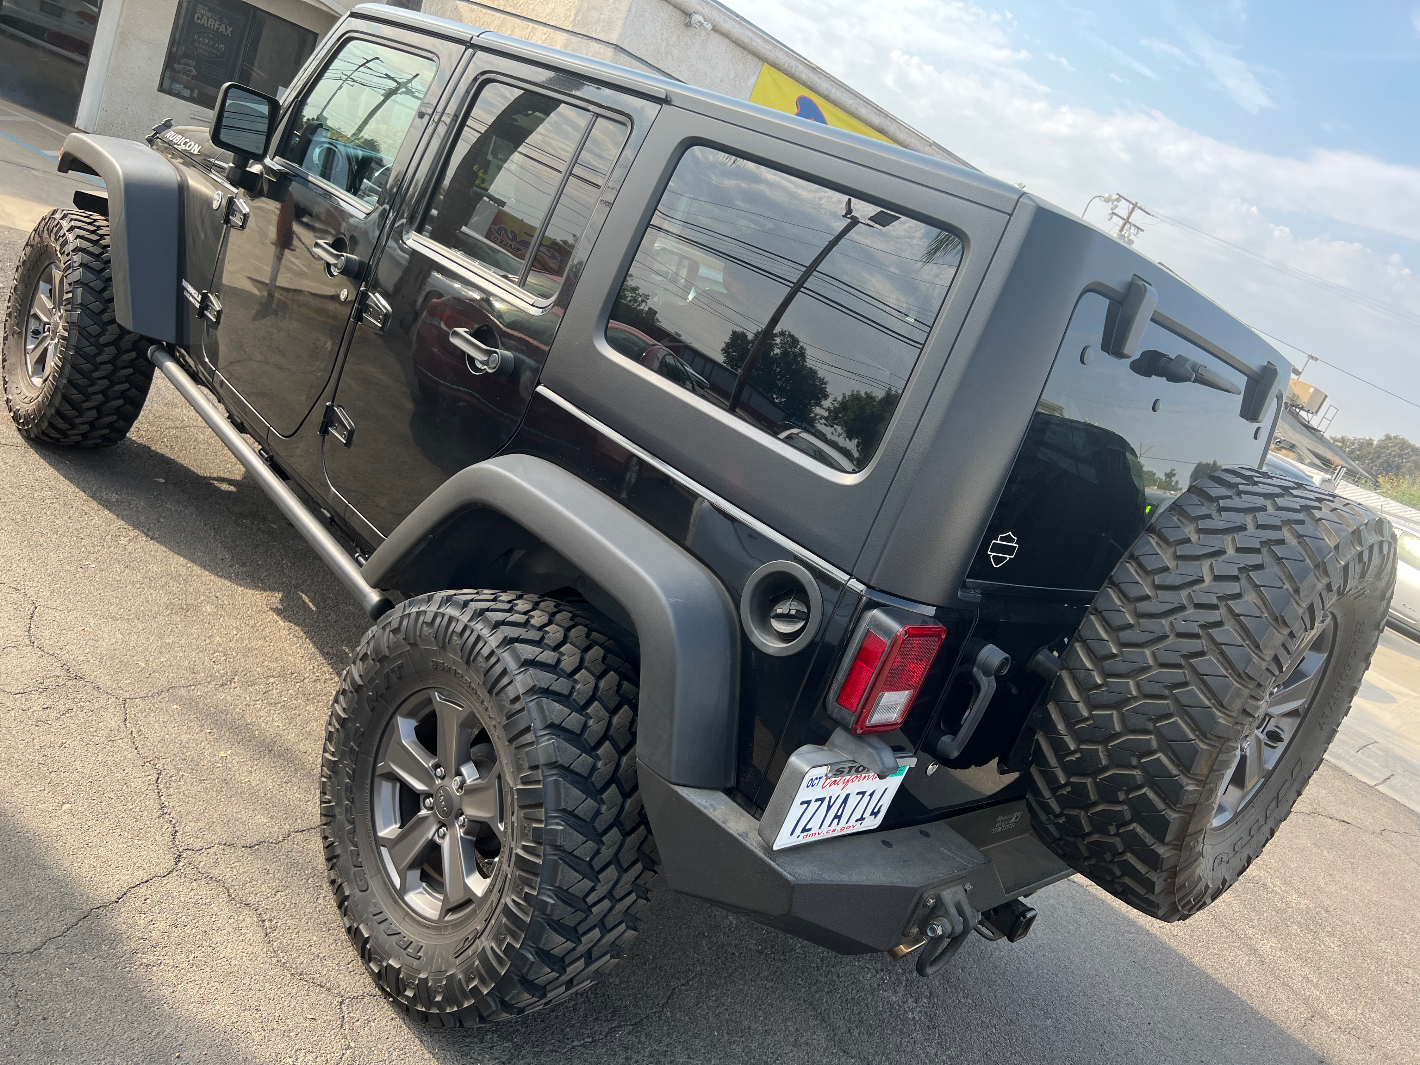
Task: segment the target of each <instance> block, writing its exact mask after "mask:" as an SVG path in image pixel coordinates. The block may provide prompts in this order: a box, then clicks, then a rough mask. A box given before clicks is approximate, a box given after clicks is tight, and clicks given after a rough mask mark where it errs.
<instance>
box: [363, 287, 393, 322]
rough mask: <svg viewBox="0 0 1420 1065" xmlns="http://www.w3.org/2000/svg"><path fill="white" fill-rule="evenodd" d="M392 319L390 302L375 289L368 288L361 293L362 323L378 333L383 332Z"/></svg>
mask: <svg viewBox="0 0 1420 1065" xmlns="http://www.w3.org/2000/svg"><path fill="white" fill-rule="evenodd" d="M389 321H390V303H389V300H387V299H385V298H384V297H383V296H381V295H380V294H379V293H378V292H376V291H375V290H374V289H369V288H367V289H366V290H365V291H364V292H363V293H361V295H360V324H361V325H368V326H369V327H370V328H371V329H373V330H374V331H375V332H377V333H383V332H384V331H385V326H387V325H389Z"/></svg>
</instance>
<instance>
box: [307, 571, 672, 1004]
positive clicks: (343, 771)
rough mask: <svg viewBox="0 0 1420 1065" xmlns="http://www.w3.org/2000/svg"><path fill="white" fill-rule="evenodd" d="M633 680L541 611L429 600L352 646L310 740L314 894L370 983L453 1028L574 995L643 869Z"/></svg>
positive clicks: (641, 883)
mask: <svg viewBox="0 0 1420 1065" xmlns="http://www.w3.org/2000/svg"><path fill="white" fill-rule="evenodd" d="M635 699H636V687H635V684H634V681H633V676H632V673H631V670H630V667H629V666H628V665H627V664H626V663H625V662H624V661H623V660H622V659H621V657H620V654H619V652H618V650H617V647H616V645H615V643H614V642H613V641H612V640H611V639H609V638H608V637H606V636H604V635H602V634H601V633H599V632H598V631H597V630H596V628H595V627H594V626H593V625H592V624H591V623H590V622H588V621H587V620H586V619H584V618H581V617H578V616H577V615H576V614H574V613H573V612H572V611H571V610H570V609H569V608H567V607H566V606H564V605H562V604H560V603H557V602H555V601H552V600H546V599H539V598H536V597H529V596H524V595H521V594H519V593H517V592H441V593H437V594H434V595H426V596H420V597H419V598H416V599H411V600H408V601H407V602H405V603H403V604H402V605H401V606H400V607H399V608H398V609H397V610H395V611H393V612H391V613H390V614H389V615H388V616H387V617H386V618H384V619H383V620H381V621H380V622H379V624H377V625H376V626H375V627H374V628H372V629H371V630H370V631H369V633H367V634H366V636H365V638H364V640H363V641H362V642H361V645H360V647H359V649H358V650H357V651H356V654H355V658H354V661H353V662H352V663H351V665H350V666H349V667H348V668H347V669H346V671H345V674H344V676H343V677H342V679H341V685H340V690H339V693H338V694H337V695H336V698H335V705H334V707H333V709H332V710H331V717H330V724H329V726H328V728H327V731H326V747H325V754H324V757H323V760H322V770H321V815H322V822H323V828H322V832H323V836H324V840H325V851H326V863H327V868H328V872H329V877H330V883H331V886H332V888H333V889H334V891H335V896H336V899H337V902H338V903H339V905H340V910H341V913H342V915H343V917H344V919H345V926H346V929H347V931H348V932H349V934H350V938H351V940H352V941H353V942H354V944H355V946H356V948H357V949H358V950H359V952H360V956H361V958H362V959H363V960H364V962H365V964H366V967H367V968H368V969H369V971H370V973H371V975H372V976H373V977H374V979H375V981H376V983H377V984H378V985H379V986H380V988H381V989H382V990H383V991H385V992H386V994H388V995H389V996H390V997H391V998H392V999H394V1000H395V1001H396V1002H397V1003H398V1004H399V1005H401V1006H402V1007H403V1008H405V1009H406V1010H407V1011H409V1012H410V1013H411V1014H413V1015H414V1016H415V1017H417V1018H419V1019H421V1020H424V1021H429V1022H432V1023H436V1024H442V1025H451V1026H468V1025H475V1024H480V1023H483V1022H485V1021H490V1020H498V1019H503V1018H507V1017H513V1016H517V1015H520V1014H523V1013H527V1012H529V1011H531V1010H534V1009H538V1008H540V1007H542V1006H545V1005H547V1004H548V1003H550V1002H554V1001H556V1000H557V999H560V998H562V997H564V996H565V995H567V994H569V993H571V992H573V991H576V990H579V989H581V988H583V987H586V986H588V985H589V984H591V983H592V982H593V981H595V980H596V979H597V978H598V977H600V976H601V974H602V973H603V972H604V971H605V969H606V968H607V967H608V966H609V965H610V964H611V963H612V962H614V961H615V960H616V959H617V958H618V957H619V956H620V953H621V950H622V948H623V947H624V945H625V944H626V943H627V942H629V941H630V939H631V938H632V937H633V936H634V935H635V932H636V913H637V911H638V910H639V909H640V908H641V906H642V904H643V903H644V901H645V900H646V898H647V887H648V883H649V881H650V879H651V876H652V871H653V869H654V858H653V855H652V851H651V842H650V838H649V835H648V832H647V828H646V825H645V822H644V818H643V815H642V809H641V799H640V795H639V793H638V791H637V788H636V769H635V764H636V763H635V759H636V751H635Z"/></svg>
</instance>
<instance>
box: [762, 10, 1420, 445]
mask: <svg viewBox="0 0 1420 1065" xmlns="http://www.w3.org/2000/svg"><path fill="white" fill-rule="evenodd" d="M736 2H739V3H741V4H742V5H744V6H745V8H746V13H747V14H749V15H750V16H751V17H753V18H754V19H755V21H756V22H758V23H759V24H760V25H762V26H764V28H765V29H767V30H768V31H769V32H771V33H773V34H775V35H776V36H778V37H779V38H780V39H781V40H784V41H786V42H787V43H789V45H790V46H791V47H793V48H795V49H797V50H798V51H800V52H802V53H804V54H805V55H807V56H808V57H809V58H811V59H813V60H814V61H816V62H818V63H820V64H822V65H823V66H825V67H826V68H827V69H829V70H830V71H832V72H833V73H835V74H836V75H838V76H839V77H841V78H843V79H844V80H845V81H847V82H848V83H849V84H852V85H854V86H855V87H857V88H858V89H860V90H861V91H863V92H865V93H867V94H868V95H869V96H871V97H873V98H874V99H876V100H877V101H878V102H879V103H881V104H882V105H883V106H885V107H886V108H887V109H888V110H890V111H892V112H893V113H895V114H897V115H899V116H901V117H902V118H903V119H904V120H905V121H907V122H908V123H910V124H912V125H914V126H916V127H917V128H919V129H921V130H923V131H924V132H925V133H927V134H929V135H930V136H932V137H934V138H935V139H936V140H938V141H940V142H941V143H943V144H945V145H947V146H948V147H949V148H951V149H952V150H953V151H956V152H960V153H961V154H962V155H963V156H964V157H965V158H967V159H970V160H971V161H972V162H973V163H975V164H976V165H978V166H980V167H981V168H982V169H984V170H985V171H987V172H988V173H990V174H994V175H995V176H997V177H1000V178H1002V179H1004V180H1006V181H1008V182H1011V183H1015V182H1020V181H1024V182H1026V184H1027V185H1028V186H1029V188H1030V189H1031V191H1032V192H1033V193H1035V194H1038V195H1041V196H1044V197H1045V198H1047V199H1050V200H1052V201H1054V202H1056V203H1058V204H1062V205H1064V207H1065V208H1066V209H1067V210H1073V211H1076V212H1078V211H1079V210H1080V209H1081V208H1082V207H1083V206H1084V204H1085V201H1086V200H1088V199H1089V198H1090V197H1091V196H1093V195H1094V194H1096V193H1104V192H1114V191H1120V192H1124V193H1125V194H1126V195H1130V196H1135V197H1138V198H1140V199H1142V200H1143V202H1144V203H1145V204H1146V205H1147V206H1151V207H1154V208H1155V209H1157V210H1160V211H1162V212H1164V213H1166V214H1169V215H1171V216H1173V217H1177V218H1179V219H1181V220H1184V221H1188V222H1190V223H1191V224H1193V225H1196V226H1198V227H1199V228H1201V229H1204V230H1207V231H1208V232H1212V233H1215V234H1217V235H1219V236H1221V237H1224V238H1226V239H1227V240H1230V241H1233V242H1234V243H1237V244H1240V245H1243V246H1244V247H1247V248H1249V249H1251V250H1254V251H1256V252H1258V253H1260V254H1263V255H1267V256H1269V257H1270V258H1274V259H1278V260H1281V261H1283V262H1286V263H1287V264H1289V265H1291V266H1293V267H1295V268H1296V269H1299V270H1304V271H1306V272H1308V273H1312V274H1317V275H1319V276H1321V277H1325V278H1327V279H1329V280H1332V281H1334V282H1336V283H1338V284H1342V285H1347V286H1350V287H1354V288H1357V289H1360V290H1361V291H1363V292H1366V293H1368V294H1370V295H1371V296H1373V297H1375V298H1376V299H1380V300H1383V301H1385V302H1387V303H1392V304H1396V305H1397V306H1400V307H1404V308H1407V309H1409V310H1410V311H1411V312H1413V313H1416V314H1420V278H1417V277H1416V276H1415V275H1414V274H1413V273H1412V272H1411V271H1410V269H1408V268H1407V266H1406V263H1405V262H1404V260H1403V259H1402V258H1401V257H1399V256H1397V255H1392V254H1379V253H1377V252H1376V251H1374V250H1372V249H1371V248H1369V247H1367V246H1365V245H1364V244H1362V243H1358V242H1357V241H1356V240H1355V239H1346V240H1341V239H1330V238H1326V237H1322V236H1308V237H1305V238H1303V237H1300V236H1298V235H1297V233H1295V232H1293V231H1292V230H1290V229H1287V228H1286V227H1283V226H1280V225H1277V224H1275V221H1274V220H1273V219H1269V217H1268V213H1269V212H1272V213H1274V217H1275V212H1279V211H1280V212H1290V213H1295V214H1296V215H1300V216H1306V217H1307V218H1309V219H1311V222H1309V223H1308V227H1309V230H1311V229H1314V230H1316V231H1320V232H1324V231H1325V230H1326V229H1328V228H1330V229H1340V230H1342V232H1343V234H1344V235H1345V236H1347V237H1348V238H1352V237H1354V235H1355V231H1356V230H1359V231H1361V232H1362V234H1364V231H1365V230H1371V231H1374V232H1376V233H1382V234H1386V235H1388V238H1390V239H1389V242H1390V243H1391V244H1400V245H1401V246H1404V245H1405V244H1406V242H1417V243H1420V169H1417V168H1415V167H1409V166H1401V165H1398V164H1394V163H1388V162H1385V161H1383V160H1379V159H1376V158H1374V157H1371V156H1367V155H1362V154H1359V153H1355V152H1343V151H1333V150H1322V149H1312V150H1310V151H1307V152H1304V153H1301V154H1300V155H1298V156H1295V157H1292V156H1285V155H1276V154H1270V153H1268V152H1263V151H1255V150H1251V149H1248V148H1245V147H1241V146H1238V145H1234V144H1226V143H1223V142H1221V141H1219V140H1216V139H1214V138H1212V137H1209V136H1207V135H1205V134H1202V133H1200V132H1198V131H1196V130H1193V129H1189V128H1187V127H1185V126H1183V125H1181V124H1180V123H1178V122H1177V121H1175V120H1174V119H1171V118H1170V117H1168V116H1167V115H1164V114H1162V113H1160V112H1158V111H1154V110H1148V109H1144V108H1138V107H1127V108H1120V109H1117V110H1114V111H1113V112H1110V113H1105V112H1102V111H1098V110H1094V109H1091V108H1089V107H1084V106H1079V105H1076V104H1070V103H1063V102H1061V101H1060V100H1058V99H1056V98H1055V96H1054V95H1053V93H1052V92H1051V90H1050V88H1049V87H1048V86H1047V85H1045V84H1042V83H1041V82H1040V81H1038V80H1036V79H1034V78H1032V77H1030V76H1029V75H1027V74H1026V73H1025V72H1024V71H1023V70H1022V69H1021V66H1022V64H1023V63H1024V62H1025V61H1026V60H1025V55H1026V53H1025V52H1024V51H1022V50H1020V49H1018V48H1016V47H1015V46H1014V44H1013V41H1012V32H1011V28H1010V27H1009V26H1008V25H1007V24H1005V23H1004V22H1003V21H1002V20H999V19H993V18H992V17H991V13H990V12H989V11H986V10H983V9H982V8H979V7H977V6H975V5H973V4H970V3H966V2H963V0H945V2H942V0H879V2H878V3H877V4H874V5H873V6H872V7H871V8H865V7H864V6H863V5H861V4H860V3H858V2H857V0H756V3H755V7H754V9H753V11H752V12H751V11H749V9H748V4H747V0H736ZM1189 43H1190V46H1191V42H1189ZM1042 52H1044V50H1043V49H1042ZM1200 58H1201V57H1200ZM1096 210H1099V207H1098V205H1096ZM1101 217H1102V213H1101ZM1353 227H1354V228H1353ZM1137 247H1138V250H1139V251H1141V252H1142V253H1143V254H1145V255H1147V256H1149V257H1150V258H1152V259H1155V260H1162V261H1163V262H1166V263H1168V264H1169V266H1170V267H1171V268H1174V269H1176V270H1177V271H1178V272H1179V273H1180V274H1182V275H1183V276H1184V277H1185V278H1187V279H1188V280H1189V281H1190V282H1191V283H1193V284H1194V285H1196V286H1197V287H1198V288H1199V289H1200V290H1201V291H1203V292H1205V293H1208V294H1211V295H1212V296H1213V297H1214V298H1216V299H1218V300H1219V302H1220V303H1222V304H1223V305H1224V306H1225V307H1226V308H1227V309H1228V310H1230V311H1232V312H1233V313H1234V314H1236V315H1238V316H1239V317H1241V318H1243V319H1244V320H1246V321H1249V322H1252V323H1253V324H1254V325H1257V326H1259V327H1260V328H1263V329H1266V330H1268V331H1269V332H1272V333H1275V334H1277V335H1278V336H1281V337H1285V338H1287V339H1288V340H1292V341H1294V342H1296V343H1300V344H1303V345H1307V346H1311V347H1312V349H1313V350H1315V351H1316V353H1317V354H1318V355H1321V356H1322V357H1323V358H1328V359H1330V360H1331V361H1335V362H1337V363H1339V364H1340V365H1343V366H1346V367H1347V368H1348V369H1351V370H1353V372H1356V373H1360V374H1361V375H1362V376H1364V377H1368V378H1372V379H1374V380H1377V381H1379V382H1380V383H1382V384H1386V385H1387V387H1390V388H1392V389H1393V390H1395V391H1397V392H1401V393H1402V394H1405V395H1409V396H1411V398H1414V399H1417V400H1420V373H1417V372H1416V357H1417V354H1420V344H1417V335H1420V333H1417V330H1416V329H1415V328H1414V327H1411V326H1407V325H1402V324H1401V323H1399V322H1397V321H1395V320H1393V319H1390V318H1386V317H1383V316H1381V315H1377V314H1374V313H1372V312H1370V311H1366V310H1363V309H1362V308H1359V307H1357V306H1355V305H1354V304H1351V303H1348V302H1345V301H1343V300H1341V299H1338V298H1336V297H1335V296H1332V295H1328V294H1327V293H1325V292H1321V291H1319V290H1317V289H1316V288H1314V287H1312V286H1310V285H1307V284H1305V283H1303V282H1300V281H1298V280H1297V279H1295V278H1292V277H1288V276H1287V275H1285V274H1282V273H1279V272H1278V271H1276V270H1273V269H1271V268H1269V267H1266V266H1263V265H1260V264H1257V263H1254V262H1250V261H1248V260H1247V259H1245V258H1243V257H1240V256H1238V255H1237V254H1236V253H1234V252H1231V251H1228V250H1225V249H1222V248H1218V247H1215V246H1212V245H1209V244H1206V243H1204V242H1202V241H1200V240H1199V239H1198V238H1196V237H1193V236H1191V235H1188V234H1186V233H1184V232H1183V231H1181V230H1177V229H1174V228H1173V227H1171V226H1168V225H1165V224H1157V225H1154V226H1153V227H1152V228H1150V229H1149V230H1148V231H1147V232H1146V234H1145V235H1144V236H1143V237H1142V238H1141V239H1140V241H1139V244H1138V245H1137ZM1411 254H1414V253H1413V252H1412V253H1411ZM1287 354H1288V355H1289V357H1291V356H1295V352H1288V353H1287ZM1297 358H1298V361H1300V357H1297ZM1328 374H1330V376H1329V377H1328ZM1307 377H1308V379H1309V380H1315V381H1317V382H1318V383H1320V384H1321V385H1322V387H1323V388H1326V389H1328V390H1329V391H1331V393H1332V396H1333V399H1334V400H1335V401H1336V402H1337V403H1338V404H1339V405H1340V406H1341V415H1340V416H1339V418H1338V420H1337V423H1336V425H1337V431H1338V432H1346V433H1352V434H1358V433H1359V434H1361V435H1376V433H1379V432H1399V433H1404V434H1406V435H1408V436H1410V438H1411V439H1414V440H1417V441H1420V412H1417V411H1416V410H1415V409H1414V408H1412V407H1406V406H1404V405H1401V404H1398V403H1396V402H1395V401H1393V400H1389V399H1387V398H1386V397H1384V396H1381V395H1380V394H1378V393H1375V392H1372V391H1371V390H1369V389H1366V388H1365V387H1364V386H1360V385H1357V384H1355V383H1354V382H1350V381H1348V380H1347V379H1346V378H1344V377H1342V376H1341V375H1339V374H1336V373H1334V372H1332V371H1326V370H1325V368H1318V367H1317V366H1315V365H1313V366H1312V368H1311V370H1309V371H1308V374H1307Z"/></svg>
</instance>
